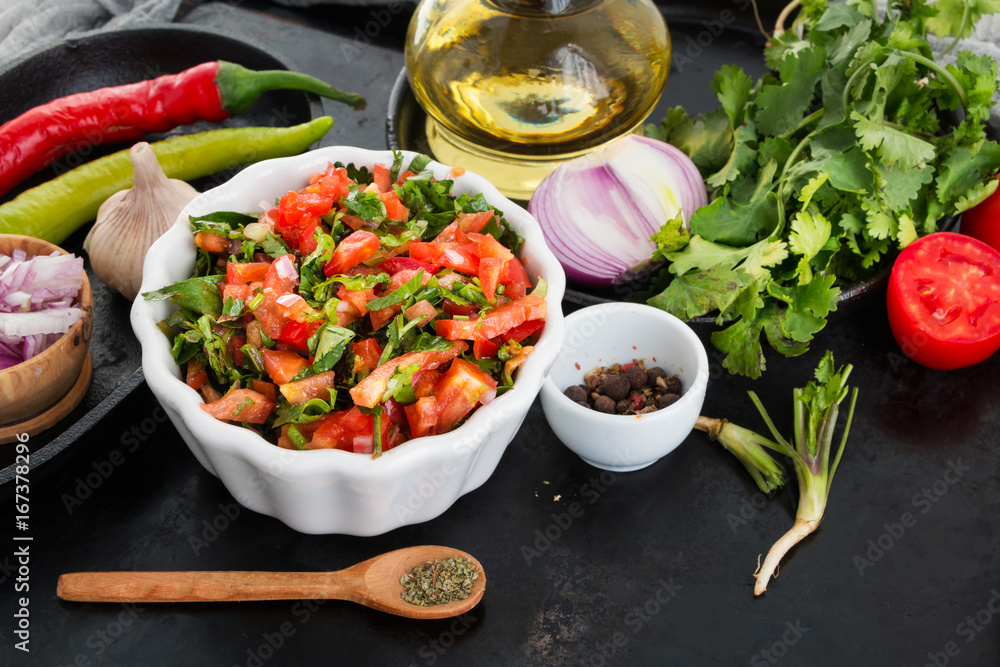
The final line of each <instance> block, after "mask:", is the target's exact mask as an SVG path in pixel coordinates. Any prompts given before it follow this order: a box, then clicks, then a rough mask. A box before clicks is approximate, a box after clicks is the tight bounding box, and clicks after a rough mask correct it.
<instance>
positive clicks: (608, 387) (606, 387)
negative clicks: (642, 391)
mask: <svg viewBox="0 0 1000 667" xmlns="http://www.w3.org/2000/svg"><path fill="white" fill-rule="evenodd" d="M631 388H632V385H631V384H630V383H629V381H628V380H626V379H625V377H624V376H622V375H609V376H608V377H606V378H605V379H604V382H603V383H602V384H601V386H600V387H599V388H598V391H599V392H600V393H602V394H604V395H605V396H607V397H608V398H610V399H611V400H613V401H615V402H616V403H617V402H618V401H620V400H622V399H623V398H625V397H626V396H628V392H629V390H630V389H631Z"/></svg>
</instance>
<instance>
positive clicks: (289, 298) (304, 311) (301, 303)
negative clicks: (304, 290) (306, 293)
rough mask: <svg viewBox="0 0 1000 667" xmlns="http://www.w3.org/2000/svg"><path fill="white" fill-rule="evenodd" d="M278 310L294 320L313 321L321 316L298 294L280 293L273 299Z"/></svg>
mask: <svg viewBox="0 0 1000 667" xmlns="http://www.w3.org/2000/svg"><path fill="white" fill-rule="evenodd" d="M275 305H277V306H278V312H280V313H281V314H282V315H283V316H284V317H287V318H288V319H290V320H293V321H295V322H303V323H304V322H313V321H316V320H318V319H320V318H321V317H322V315H320V314H319V313H318V312H316V310H315V309H314V308H313V307H312V306H310V305H309V304H308V303H306V300H305V299H303V298H302V297H301V296H299V295H298V294H282V295H281V296H279V297H278V298H277V299H275Z"/></svg>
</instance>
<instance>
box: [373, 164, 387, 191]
mask: <svg viewBox="0 0 1000 667" xmlns="http://www.w3.org/2000/svg"><path fill="white" fill-rule="evenodd" d="M372 176H373V177H374V178H373V182H374V183H375V187H377V188H378V191H379V192H389V191H390V190H392V176H390V175H389V168H388V167H386V166H385V165H384V164H376V165H375V166H374V167H372Z"/></svg>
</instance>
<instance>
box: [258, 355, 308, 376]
mask: <svg viewBox="0 0 1000 667" xmlns="http://www.w3.org/2000/svg"><path fill="white" fill-rule="evenodd" d="M260 354H261V356H262V357H264V370H265V371H267V375H268V377H270V378H271V379H272V380H274V381H275V382H276V383H278V384H285V383H288V382H291V381H292V378H294V377H295V376H296V375H298V374H299V373H301V372H302V369H303V368H305V367H306V366H307V365H308V362H307V361H306V360H305V358H303V357H302V355H301V354H299V353H298V352H293V351H291V350H269V349H268V348H266V347H265V348H264V349H262V350H261V351H260Z"/></svg>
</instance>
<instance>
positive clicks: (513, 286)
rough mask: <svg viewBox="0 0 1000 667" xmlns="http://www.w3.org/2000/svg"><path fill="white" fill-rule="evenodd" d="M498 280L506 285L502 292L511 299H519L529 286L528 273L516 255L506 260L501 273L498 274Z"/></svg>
mask: <svg viewBox="0 0 1000 667" xmlns="http://www.w3.org/2000/svg"><path fill="white" fill-rule="evenodd" d="M500 282H502V283H503V284H504V285H505V286H506V287H505V289H504V294H505V295H506V296H508V297H510V298H511V299H520V298H521V297H522V296H524V295H525V294H527V293H528V290H529V289H530V288H531V282H530V281H529V280H528V273H527V272H526V271H525V270H524V265H523V264H521V260H519V259H518V258H517V257H514V258H511V259H510V260H508V261H507V264H506V266H504V271H503V273H501V274H500Z"/></svg>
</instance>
